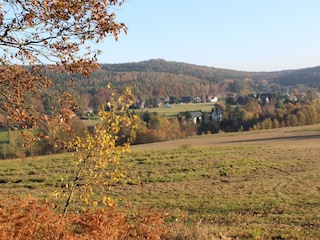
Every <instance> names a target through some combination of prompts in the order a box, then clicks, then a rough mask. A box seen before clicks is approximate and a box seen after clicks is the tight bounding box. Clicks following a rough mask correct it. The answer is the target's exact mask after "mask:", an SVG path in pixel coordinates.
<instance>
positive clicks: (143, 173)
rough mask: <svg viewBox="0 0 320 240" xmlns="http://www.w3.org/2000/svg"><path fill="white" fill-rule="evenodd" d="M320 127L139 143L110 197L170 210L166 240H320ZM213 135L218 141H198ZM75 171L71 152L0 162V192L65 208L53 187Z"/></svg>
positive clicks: (134, 207) (133, 206)
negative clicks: (179, 142)
mask: <svg viewBox="0 0 320 240" xmlns="http://www.w3.org/2000/svg"><path fill="white" fill-rule="evenodd" d="M319 130H320V128H319V126H316V127H313V128H312V129H311V130H310V129H309V130H305V129H304V128H303V127H300V128H293V129H291V130H290V131H289V130H288V131H287V132H286V134H289V135H288V136H285V137H283V138H282V139H281V142H280V141H279V138H276V137H274V134H275V133H276V132H277V131H279V130H277V129H275V130H272V131H268V132H262V133H259V136H263V140H268V142H263V143H261V139H258V138H257V136H258V135H255V134H251V135H250V140H247V139H244V138H243V140H241V139H242V136H248V134H246V133H238V134H237V135H227V134H225V135H221V136H220V135H219V134H215V135H210V136H202V137H197V138H190V139H188V141H186V140H185V141H184V144H183V145H179V146H178V145H175V141H171V142H166V143H161V144H162V145H163V144H167V148H165V149H160V148H159V149H158V150H152V149H155V148H156V146H157V145H154V146H155V147H153V148H150V150H141V149H140V150H139V148H138V147H137V148H134V147H133V151H132V153H130V154H128V155H125V156H123V159H122V161H121V166H122V167H123V168H125V169H126V170H127V178H126V180H125V181H123V182H121V183H119V184H117V185H114V186H113V189H112V190H111V191H110V192H109V195H110V196H112V198H113V199H115V202H116V205H117V206H119V208H123V209H126V210H128V211H130V212H136V211H139V209H152V210H154V211H159V212H162V213H164V214H165V216H167V219H166V221H167V224H168V226H170V233H169V237H168V239H215V238H218V237H219V236H224V237H225V238H226V239H319V238H320V215H319V213H320V201H319V199H320V182H319V179H320V171H319V169H320V159H319V156H320V149H319V147H318V140H319ZM297 132H298V133H299V136H296V135H294V134H295V133H297ZM310 133H312V135H310ZM306 134H309V135H308V136H309V137H305V138H304V137H303V136H306ZM219 137H221V138H224V139H225V138H228V141H227V142H229V143H226V142H224V143H218V142H219ZM235 137H237V141H233V140H234V139H235ZM210 138H214V139H215V140H216V141H217V143H216V144H212V146H208V145H205V144H203V145H201V144H200V145H199V144H198V145H196V144H194V145H193V143H194V142H195V141H201V139H210ZM239 138H240V139H239ZM255 138H256V139H255ZM231 143H232V144H231ZM161 148H164V147H163V146H162V147H161ZM72 173H73V165H72V154H70V153H68V154H60V155H52V156H45V157H33V158H24V159H13V160H3V161H0V189H1V193H2V194H1V197H6V196H8V195H13V196H21V197H23V196H28V195H32V196H33V197H36V198H38V199H48V200H49V201H50V202H54V203H55V204H57V208H56V210H57V211H59V204H60V203H61V202H59V201H61V200H58V199H56V198H55V196H54V194H53V193H54V190H55V189H59V188H61V187H63V186H65V184H67V182H68V179H69V178H70V176H72Z"/></svg>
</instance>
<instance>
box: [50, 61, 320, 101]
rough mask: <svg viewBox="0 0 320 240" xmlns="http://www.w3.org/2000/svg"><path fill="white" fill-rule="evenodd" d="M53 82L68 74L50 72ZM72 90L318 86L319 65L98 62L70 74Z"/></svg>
mask: <svg viewBox="0 0 320 240" xmlns="http://www.w3.org/2000/svg"><path fill="white" fill-rule="evenodd" d="M51 77H52V78H53V79H54V81H56V82H61V81H65V79H67V78H68V77H67V76H65V75H64V74H62V73H54V74H52V75H51ZM73 77H74V79H75V80H76V82H77V84H76V90H77V91H78V92H80V93H90V94H91V95H94V94H95V93H97V92H98V91H99V89H101V88H105V87H106V85H107V83H112V84H113V85H114V86H123V85H132V84H134V85H135V86H136V87H137V90H138V95H139V98H140V99H148V98H153V97H160V96H176V97H182V96H196V95H197V96H201V95H223V94H225V93H228V92H234V93H238V92H240V91H242V90H245V91H249V92H262V91H265V92H280V91H283V92H284V91H286V90H287V89H292V88H295V87H297V86H298V87H300V88H301V87H303V88H310V87H311V88H319V87H320V67H314V68H306V69H297V70H284V71H277V72H242V71H234V70H229V69H219V68H212V67H206V66H198V65H193V64H187V63H180V62H170V61H165V60H162V59H156V60H149V61H143V62H135V63H124V64H101V69H100V70H98V71H96V72H94V73H93V74H92V75H91V77H90V79H86V78H84V77H81V76H79V75H73Z"/></svg>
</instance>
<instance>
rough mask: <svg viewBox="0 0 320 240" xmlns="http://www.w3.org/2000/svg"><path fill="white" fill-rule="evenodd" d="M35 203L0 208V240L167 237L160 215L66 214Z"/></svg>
mask: <svg viewBox="0 0 320 240" xmlns="http://www.w3.org/2000/svg"><path fill="white" fill-rule="evenodd" d="M54 208H55V206H54V205H52V204H49V203H47V202H42V203H41V202H39V201H37V200H36V199H33V198H29V199H11V198H10V199H9V198H8V199H7V200H6V201H2V203H1V206H0V239H6V240H31V239H32V240H34V239H46V240H51V239H69V240H73V239H76V240H89V239H95V240H99V239H110V240H113V239H114V240H115V239H129V240H130V239H162V238H166V236H167V235H168V232H169V230H168V227H167V226H166V225H165V223H164V220H165V218H164V214H161V213H158V212H152V211H149V210H148V211H141V212H139V213H137V214H131V215H128V214H127V213H126V212H125V211H120V210H117V209H116V208H115V207H110V208H104V209H93V210H88V211H85V212H81V213H68V214H66V215H65V216H64V217H63V216H62V215H61V214H58V213H56V212H55V210H54Z"/></svg>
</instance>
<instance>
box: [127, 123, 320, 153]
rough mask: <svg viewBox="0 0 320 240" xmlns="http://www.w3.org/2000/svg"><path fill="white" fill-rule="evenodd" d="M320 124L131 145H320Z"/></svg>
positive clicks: (142, 147)
mask: <svg viewBox="0 0 320 240" xmlns="http://www.w3.org/2000/svg"><path fill="white" fill-rule="evenodd" d="M319 140H320V124H315V125H309V126H299V127H288V128H278V129H271V130H258V131H251V132H241V133H219V134H212V135H202V136H195V137H189V138H186V139H179V140H174V141H166V142H158V143H149V144H140V145H134V146H131V148H132V150H133V151H140V150H159V149H172V148H181V147H184V146H193V147H209V146H219V145H234V144H236V145H241V144H244V145H248V144H250V145H257V144H260V145H264V146H274V147H277V146H278V147H285V146H288V147H294V148H304V147H318V146H319V143H320V142H319Z"/></svg>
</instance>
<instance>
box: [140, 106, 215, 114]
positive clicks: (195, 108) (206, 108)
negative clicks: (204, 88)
mask: <svg viewBox="0 0 320 240" xmlns="http://www.w3.org/2000/svg"><path fill="white" fill-rule="evenodd" d="M214 105H215V104H214V103H186V104H170V106H171V108H165V107H159V108H143V109H137V110H135V111H136V112H145V111H149V112H150V113H153V112H156V113H158V114H159V115H160V116H166V117H176V116H177V115H178V113H182V112H192V111H204V112H211V109H212V108H213V107H214Z"/></svg>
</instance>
